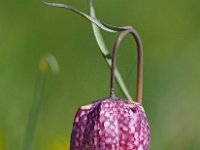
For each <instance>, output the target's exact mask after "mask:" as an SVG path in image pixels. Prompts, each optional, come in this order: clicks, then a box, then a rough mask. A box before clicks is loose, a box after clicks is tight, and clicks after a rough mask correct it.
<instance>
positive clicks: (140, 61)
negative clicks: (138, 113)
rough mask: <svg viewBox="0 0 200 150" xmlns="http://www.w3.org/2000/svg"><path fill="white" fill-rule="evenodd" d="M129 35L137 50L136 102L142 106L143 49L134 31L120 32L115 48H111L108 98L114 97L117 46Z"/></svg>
mask: <svg viewBox="0 0 200 150" xmlns="http://www.w3.org/2000/svg"><path fill="white" fill-rule="evenodd" d="M128 33H131V35H133V37H134V38H135V41H136V44H137V50H138V67H137V69H138V71H137V95H136V97H137V98H136V100H137V102H138V103H140V104H142V85H143V48H142V41H141V39H140V37H139V35H138V33H137V32H136V31H135V30H134V29H128V30H125V31H122V32H121V34H120V35H119V37H118V39H117V41H116V43H115V46H114V48H113V57H112V67H111V83H110V97H115V91H114V85H115V70H116V60H117V53H118V49H119V46H120V44H121V42H122V40H123V39H124V37H125V36H126V35H127V34H128Z"/></svg>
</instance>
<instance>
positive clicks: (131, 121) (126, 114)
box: [71, 98, 150, 150]
mask: <svg viewBox="0 0 200 150" xmlns="http://www.w3.org/2000/svg"><path fill="white" fill-rule="evenodd" d="M149 142H150V131H149V125H148V121H147V117H146V115H145V112H144V109H143V107H142V106H141V105H140V104H138V103H134V102H130V101H128V100H122V99H116V98H107V99H104V100H100V101H96V102H93V103H92V104H90V105H87V106H82V107H80V108H79V110H78V111H77V113H76V117H75V120H74V125H73V131H72V136H71V150H148V149H149Z"/></svg>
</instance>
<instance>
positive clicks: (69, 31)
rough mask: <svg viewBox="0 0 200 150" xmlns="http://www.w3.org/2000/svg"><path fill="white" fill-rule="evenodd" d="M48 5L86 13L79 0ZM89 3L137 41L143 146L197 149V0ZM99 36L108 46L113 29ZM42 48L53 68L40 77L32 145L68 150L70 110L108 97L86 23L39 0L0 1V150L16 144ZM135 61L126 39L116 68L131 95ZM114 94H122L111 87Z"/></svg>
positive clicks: (104, 69) (15, 148) (13, 149)
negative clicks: (145, 126) (145, 122)
mask: <svg viewBox="0 0 200 150" xmlns="http://www.w3.org/2000/svg"><path fill="white" fill-rule="evenodd" d="M56 2H65V3H68V4H70V5H73V6H74V7H76V8H78V9H80V10H82V11H84V12H86V13H89V7H88V1H87V0H83V1H72V0H68V1H64V0H63V1H61V0H60V1H58V0H57V1H56ZM94 5H95V8H96V13H97V16H98V18H100V19H101V20H102V21H104V22H107V23H109V24H113V25H120V26H123V25H131V26H133V27H134V28H136V29H137V31H138V32H139V34H140V36H141V38H142V40H143V45H144V93H143V96H144V97H143V105H144V108H145V110H146V113H147V116H148V119H149V123H150V127H151V137H152V141H151V150H169V149H170V150H199V149H200V109H199V108H200V96H199V92H200V69H199V65H200V57H199V56H200V28H199V27H200V19H199V17H200V2H199V1H198V0H173V1H159V0H151V1H145V0H140V1H138V0H130V1H128V0H124V1H122V0H109V1H106V0H95V1H94ZM102 34H103V36H104V38H105V41H106V43H107V45H108V47H109V49H110V50H111V49H112V47H113V44H114V42H115V40H116V37H117V35H118V34H116V33H106V32H105V31H103V32H102ZM46 52H50V53H51V54H53V55H54V56H55V57H56V58H57V60H58V63H59V65H60V68H61V71H60V73H59V74H58V75H55V74H53V73H52V72H51V71H49V72H48V74H47V78H46V86H45V92H44V97H43V99H42V104H41V111H40V116H39V120H38V124H37V130H36V132H35V135H36V139H35V142H34V148H33V149H35V150H66V149H68V148H67V147H68V146H69V145H68V144H69V139H70V133H71V129H72V122H73V117H74V114H75V112H76V110H77V108H78V107H79V106H81V105H85V104H88V103H90V102H91V101H92V100H94V99H101V98H105V97H107V96H108V94H109V80H110V71H109V69H108V66H107V64H106V63H105V61H104V58H103V57H102V55H101V53H100V51H99V48H98V45H97V43H96V41H95V38H94V36H93V32H92V28H91V24H90V23H89V22H88V21H86V20H84V19H83V18H81V17H80V16H78V15H76V14H73V13H72V12H70V11H67V10H63V9H59V8H50V7H47V6H45V5H44V4H43V3H42V2H41V1H40V0H29V1H27V0H15V1H8V0H1V1H0V150H20V149H22V145H23V141H24V136H25V131H26V126H27V121H28V118H29V112H30V110H31V105H32V104H33V101H34V93H35V90H36V89H35V87H36V81H37V78H38V62H39V60H40V58H41V57H42V56H43V55H44V54H45V53H46ZM136 66H137V65H136V50H135V43H134V42H133V41H132V39H131V37H127V38H126V40H124V42H123V43H122V45H121V50H120V53H119V57H118V67H119V69H120V71H121V74H122V75H123V78H124V80H125V82H126V84H127V86H128V88H129V90H130V92H131V94H132V95H133V97H135V91H136V89H135V84H136V82H135V79H136ZM117 95H118V96H119V97H123V94H122V93H121V92H120V91H119V89H117Z"/></svg>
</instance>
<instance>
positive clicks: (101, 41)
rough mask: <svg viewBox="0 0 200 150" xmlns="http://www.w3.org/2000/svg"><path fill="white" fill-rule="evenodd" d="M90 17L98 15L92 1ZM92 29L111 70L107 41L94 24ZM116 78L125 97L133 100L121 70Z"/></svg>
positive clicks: (117, 72) (116, 74) (116, 73)
mask: <svg viewBox="0 0 200 150" xmlns="http://www.w3.org/2000/svg"><path fill="white" fill-rule="evenodd" d="M90 15H91V17H93V18H96V15H95V10H94V6H93V3H92V0H90ZM92 29H93V32H94V36H95V38H96V41H97V43H98V45H99V48H100V50H101V53H102V54H103V56H104V58H105V60H106V63H107V64H108V66H109V67H110V68H111V65H112V62H111V58H112V57H111V54H110V52H109V50H108V48H107V46H106V44H105V41H104V39H103V36H102V34H101V31H100V30H99V27H98V26H97V25H96V24H94V23H92ZM115 77H116V80H117V83H118V86H119V88H120V89H121V91H122V93H123V94H124V95H125V97H126V98H127V99H129V100H132V98H131V95H130V93H129V91H128V89H127V87H126V85H125V83H124V81H123V79H122V76H121V74H120V72H119V70H118V69H117V67H116V69H115Z"/></svg>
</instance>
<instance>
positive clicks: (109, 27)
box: [43, 0, 131, 32]
mask: <svg viewBox="0 0 200 150" xmlns="http://www.w3.org/2000/svg"><path fill="white" fill-rule="evenodd" d="M43 3H44V4H46V5H47V6H50V7H58V8H64V9H68V10H71V11H72V12H74V13H76V14H79V15H81V16H82V17H84V18H86V19H87V20H89V21H91V22H92V23H94V24H96V25H97V26H98V27H99V28H101V29H103V30H105V31H108V32H117V31H123V30H127V29H130V28H131V27H130V26H125V27H118V26H112V25H109V24H106V23H102V22H101V21H100V20H98V19H96V18H94V17H91V16H89V15H87V14H86V13H84V12H82V11H80V10H78V9H76V8H74V7H72V6H70V5H66V4H61V3H50V2H47V1H44V0H43Z"/></svg>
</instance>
